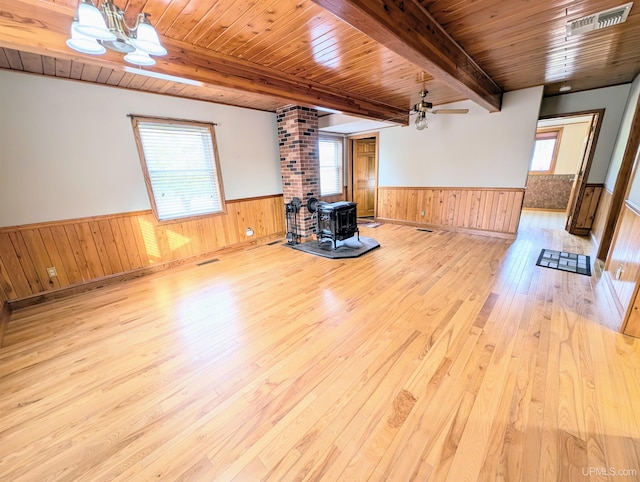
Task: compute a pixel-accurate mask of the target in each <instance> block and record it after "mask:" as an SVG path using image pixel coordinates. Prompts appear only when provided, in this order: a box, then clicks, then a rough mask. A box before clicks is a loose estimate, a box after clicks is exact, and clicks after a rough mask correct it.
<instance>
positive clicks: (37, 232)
mask: <svg viewBox="0 0 640 482" xmlns="http://www.w3.org/2000/svg"><path fill="white" fill-rule="evenodd" d="M226 204H227V212H226V213H225V214H217V215H212V216H203V217H201V218H198V219H190V220H185V221H181V222H175V223H158V222H157V221H156V219H155V217H154V216H153V214H152V212H151V211H150V210H149V211H138V212H129V213H123V214H113V215H107V216H96V217H91V218H81V219H72V220H66V221H56V222H48V223H38V224H30V225H24V226H14V227H6V228H0V287H1V290H3V291H4V294H5V295H6V297H7V299H8V301H9V303H10V305H12V306H14V307H15V306H19V305H20V303H19V302H21V301H25V302H27V303H25V304H28V302H33V301H34V297H35V298H36V299H37V298H46V297H45V296H43V295H46V294H55V293H59V292H61V291H65V290H68V289H69V288H75V287H83V286H84V287H88V285H90V284H96V283H98V284H99V283H100V282H102V281H105V280H107V279H109V278H113V277H114V276H119V275H123V274H128V273H131V274H132V275H140V274H144V272H148V271H154V270H157V269H162V268H165V267H168V266H171V265H175V264H179V263H180V262H184V261H185V260H189V259H191V258H195V257H198V256H202V255H206V254H207V253H212V252H215V251H217V250H220V249H222V248H226V247H230V246H234V245H240V244H244V243H256V242H259V241H260V240H261V239H262V240H266V239H270V238H273V237H275V236H280V235H283V234H284V232H285V226H284V224H285V223H284V204H283V198H282V195H274V196H264V197H257V198H250V199H241V200H231V201H227V203H226ZM249 227H250V228H251V229H252V230H253V232H254V234H253V236H251V237H248V236H247V235H246V231H247V228H249ZM50 267H54V268H55V270H56V272H57V273H56V276H51V277H50V276H49V273H48V272H47V268H50Z"/></svg>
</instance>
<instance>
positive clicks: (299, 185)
mask: <svg viewBox="0 0 640 482" xmlns="http://www.w3.org/2000/svg"><path fill="white" fill-rule="evenodd" d="M276 114H277V120H278V142H279V146H280V170H281V173H282V190H283V194H284V202H285V204H286V203H289V202H290V201H291V200H292V199H293V198H294V197H297V198H300V200H301V201H302V206H303V207H302V208H301V209H300V212H299V213H298V230H299V234H300V235H301V240H302V242H305V241H307V240H309V239H311V238H312V237H313V234H314V233H315V221H314V219H313V217H312V214H311V213H310V212H309V211H307V208H306V205H307V200H309V198H312V197H315V198H319V197H320V165H319V164H320V163H319V158H318V112H317V111H316V110H315V109H309V108H308V107H300V106H297V105H286V106H284V107H281V108H279V109H278V110H277V111H276Z"/></svg>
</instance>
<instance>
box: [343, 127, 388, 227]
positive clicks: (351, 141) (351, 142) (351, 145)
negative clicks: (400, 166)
mask: <svg viewBox="0 0 640 482" xmlns="http://www.w3.org/2000/svg"><path fill="white" fill-rule="evenodd" d="M358 139H374V140H375V144H376V146H375V163H376V166H375V174H376V180H375V185H374V188H373V218H374V219H377V218H378V165H379V164H378V152H379V146H380V137H379V135H378V132H369V133H366V134H355V135H352V136H347V142H348V145H347V201H353V200H354V195H353V188H354V184H355V183H354V182H353V158H354V149H355V145H356V142H355V141H357V140H358Z"/></svg>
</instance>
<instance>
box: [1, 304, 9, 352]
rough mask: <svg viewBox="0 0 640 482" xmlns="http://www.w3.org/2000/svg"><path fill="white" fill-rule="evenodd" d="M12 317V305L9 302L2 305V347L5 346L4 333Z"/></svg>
mask: <svg viewBox="0 0 640 482" xmlns="http://www.w3.org/2000/svg"><path fill="white" fill-rule="evenodd" d="M10 318H11V307H10V306H9V303H8V302H7V303H3V304H2V305H0V348H2V347H3V346H4V335H5V333H6V332H7V326H8V325H9V319H10Z"/></svg>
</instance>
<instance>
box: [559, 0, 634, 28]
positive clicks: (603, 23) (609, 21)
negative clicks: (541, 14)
mask: <svg viewBox="0 0 640 482" xmlns="http://www.w3.org/2000/svg"><path fill="white" fill-rule="evenodd" d="M632 5H633V2H629V3H625V4H624V5H620V6H619V7H615V8H610V9H609V10H603V11H602V12H598V13H594V14H593V15H587V16H586V17H582V18H578V19H576V20H572V21H571V22H567V35H580V34H583V33H586V32H591V31H592V30H599V29H601V28H605V27H611V26H612V25H618V24H619V23H622V22H624V21H625V20H626V19H627V16H628V15H629V10H631V6H632Z"/></svg>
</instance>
